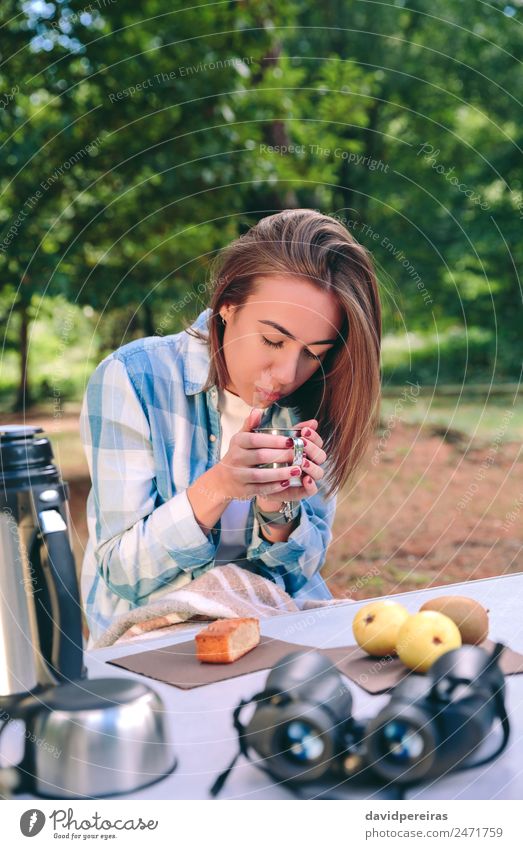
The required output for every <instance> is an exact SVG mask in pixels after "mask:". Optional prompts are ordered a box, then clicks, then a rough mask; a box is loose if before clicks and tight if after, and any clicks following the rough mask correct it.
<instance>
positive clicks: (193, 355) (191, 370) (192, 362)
mask: <svg viewBox="0 0 523 849" xmlns="http://www.w3.org/2000/svg"><path fill="white" fill-rule="evenodd" d="M211 313H212V310H211V308H210V307H208V308H207V309H205V310H203V312H201V313H200V315H199V316H198V318H197V319H196V321H195V322H194V323H193V324H191V327H194V328H195V329H196V330H200V331H201V332H203V333H208V332H209V325H208V320H209V317H210V315H211ZM186 337H187V347H186V356H185V363H184V372H183V382H184V388H185V394H186V395H195V394H196V393H197V392H201V391H202V389H203V387H204V386H205V383H206V381H207V377H208V375H209V367H210V358H209V351H208V348H207V343H206V342H202V341H201V340H200V339H196V338H195V337H194V336H191V335H190V334H189V333H187V334H186Z"/></svg>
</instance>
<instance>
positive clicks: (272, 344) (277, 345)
mask: <svg viewBox="0 0 523 849" xmlns="http://www.w3.org/2000/svg"><path fill="white" fill-rule="evenodd" d="M262 340H263V342H264V344H265V345H269V347H271V348H282V347H283V342H271V341H270V339H266V338H265V336H262ZM305 356H306V357H308V358H309V359H310V360H319V357H317V356H316V354H313V353H312V352H311V351H309V350H308V348H305Z"/></svg>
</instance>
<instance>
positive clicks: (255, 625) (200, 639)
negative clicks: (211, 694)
mask: <svg viewBox="0 0 523 849" xmlns="http://www.w3.org/2000/svg"><path fill="white" fill-rule="evenodd" d="M194 639H195V641H196V657H197V658H198V660H201V661H202V663H233V662H234V661H235V660H238V658H239V657H242V656H243V655H244V654H247V652H248V651H251V649H253V648H255V647H256V646H257V645H258V643H259V642H260V622H259V620H258V619H254V618H252V619H217V620H216V622H211V624H210V625H208V626H207V627H206V628H204V629H203V631H200V632H199V633H198V634H196V637H195V638H194Z"/></svg>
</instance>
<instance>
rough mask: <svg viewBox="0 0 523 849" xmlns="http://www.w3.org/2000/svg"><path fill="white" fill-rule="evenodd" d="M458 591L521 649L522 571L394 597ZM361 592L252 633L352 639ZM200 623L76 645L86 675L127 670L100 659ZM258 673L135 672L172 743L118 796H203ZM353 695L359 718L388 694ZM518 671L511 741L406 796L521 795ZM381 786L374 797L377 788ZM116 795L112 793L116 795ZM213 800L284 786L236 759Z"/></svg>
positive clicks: (276, 793)
mask: <svg viewBox="0 0 523 849" xmlns="http://www.w3.org/2000/svg"><path fill="white" fill-rule="evenodd" d="M450 594H455V595H467V596H469V597H471V598H475V599H477V601H479V602H480V603H481V604H483V605H484V606H485V607H487V608H489V609H490V622H491V628H490V637H491V638H492V639H493V640H501V641H503V642H506V643H508V644H510V646H511V647H512V648H513V649H515V650H517V651H523V615H522V605H523V574H517V575H506V576H503V577H499V578H487V579H483V580H478V581H469V582H466V583H459V584H452V585H446V586H442V587H437V588H431V589H427V590H421V591H416V592H409V593H400V594H397V595H394V596H393V597H392V598H393V599H394V600H398V601H401V603H402V604H404V605H405V607H407V609H408V610H409V611H411V612H413V613H414V612H416V611H417V610H418V609H419V607H420V606H421V604H423V602H424V601H426V600H427V599H428V598H434V597H436V596H439V595H450ZM369 601H370V599H365V600H363V601H358V602H352V601H348V602H347V603H346V604H340V605H333V606H332V607H331V608H318V609H317V610H313V611H302V612H300V613H289V614H284V615H280V616H275V617H271V618H268V619H263V620H261V631H262V634H265V635H267V636H269V637H275V638H276V637H277V638H279V639H281V640H287V641H289V642H293V643H300V644H304V645H309V646H310V645H314V646H317V647H319V648H326V647H331V646H332V647H334V646H341V645H349V644H353V643H354V638H353V635H352V620H353V617H354V615H355V613H356V612H357V611H358V610H359V608H360V607H361V606H363V605H364V604H368V603H369ZM200 628H201V624H199V625H197V626H195V628H194V630H193V629H191V630H190V631H189V630H185V631H184V632H183V633H180V634H178V635H176V634H173V633H172V632H171V633H170V634H169V635H168V636H164V637H159V638H158V639H147V640H139V641H138V640H137V641H135V642H133V643H132V644H128V645H116V646H111V647H110V648H105V649H98V650H91V651H90V652H86V656H85V660H86V665H87V667H88V670H89V677H90V678H93V677H99V676H119V675H123V676H124V677H128V676H129V675H131V673H129V672H126V671H125V670H120V669H119V668H118V667H116V666H112V665H110V664H108V663H107V662H106V661H107V660H109V659H111V658H115V657H118V656H123V655H126V654H131V653H134V652H139V651H143V650H144V649H152V648H161V647H162V646H165V645H169V644H173V643H175V642H182V641H184V640H187V639H190V638H191V637H192V635H193V633H196V631H198V630H199V629H200ZM267 674H268V671H267V670H264V671H262V672H255V673H252V674H249V675H244V676H241V677H238V678H233V679H230V680H228V681H223V682H219V683H216V684H213V685H210V686H205V687H196V688H194V689H192V690H179V689H177V688H175V687H171V686H169V685H167V684H162V683H160V682H158V681H153V680H152V679H147V678H144V677H142V676H133V677H137V678H138V679H139V680H141V681H143V682H145V683H147V684H148V685H150V686H151V687H152V688H153V689H155V690H156V691H157V692H158V693H159V694H160V696H161V698H162V699H163V701H164V704H165V708H166V710H167V712H168V714H169V721H170V723H171V727H172V736H173V742H174V746H175V749H176V754H177V757H178V759H179V763H178V768H177V769H176V771H175V772H174V773H173V774H172V775H170V776H169V777H167V778H165V779H164V780H163V781H161V782H158V783H157V784H155V785H153V786H151V787H148V788H146V789H144V790H141V791H139V792H136V793H133V794H130V795H128V796H126V797H125V798H127V799H207V798H209V793H208V791H209V787H210V786H211V785H212V784H213V782H214V780H215V778H216V777H217V775H218V774H219V773H220V772H222V770H224V769H225V768H226V767H227V766H228V764H229V763H230V761H231V760H232V758H233V756H234V754H235V753H236V752H237V750H238V739H237V735H236V732H235V731H234V728H233V726H232V711H233V709H234V708H235V707H236V706H237V704H238V703H239V701H240V699H242V698H244V699H245V698H250V697H251V696H252V695H253V694H254V693H256V692H258V691H259V690H261V689H262V688H263V685H264V683H265V680H266V677H267ZM349 686H350V689H351V692H352V694H353V698H354V709H353V712H354V715H355V716H356V717H362V718H363V717H367V716H372V715H374V714H375V713H376V712H377V710H378V709H379V708H380V707H382V706H383V705H384V704H386V702H387V701H388V700H389V698H390V696H388V695H382V696H371V695H369V694H367V693H366V692H364V691H363V690H362V689H361V688H360V687H358V686H356V685H355V684H352V683H351V682H349ZM522 703H523V675H514V676H510V677H508V678H507V708H508V712H509V715H510V720H511V739H510V742H509V745H508V747H507V749H506V750H505V751H504V753H503V754H502V755H501V757H500V758H498V759H496V760H494V761H493V762H491V763H490V764H488V765H486V766H484V767H482V768H481V767H480V768H479V769H472V770H469V771H468V772H465V773H462V774H461V775H460V774H455V775H452V774H451V775H449V776H448V777H445V778H444V779H441V780H439V781H437V782H435V783H433V784H429V785H425V786H418V787H416V788H412V789H410V790H409V791H407V793H406V796H405V798H407V799H416V800H423V799H522V798H523V757H522V756H523V711H522V710H521V707H522ZM382 794H383V795H382ZM119 798H122V797H119ZM219 798H220V799H289V798H293V797H292V794H291V793H290V792H289V790H288V789H287V788H286V787H284V786H281V785H278V784H273V783H271V779H270V778H269V777H268V776H267V775H266V774H265V773H263V772H262V771H261V770H259V769H257V768H256V767H255V766H253V765H252V764H250V763H249V762H248V761H247V760H246V759H245V758H243V757H240V759H239V760H238V762H237V764H236V766H235V768H234V769H233V771H232V772H231V774H230V776H229V778H228V781H227V783H226V784H225V787H224V789H223V791H222V793H221V794H220V797H219ZM351 798H355V799H364V798H367V799H369V798H374V799H387V798H390V793H389V794H388V795H387V794H386V793H383V791H376V792H374V791H372V792H371V793H370V794H369V791H368V790H367V791H366V792H365V793H363V792H361V791H357V790H356V789H354V793H353V792H352V788H351Z"/></svg>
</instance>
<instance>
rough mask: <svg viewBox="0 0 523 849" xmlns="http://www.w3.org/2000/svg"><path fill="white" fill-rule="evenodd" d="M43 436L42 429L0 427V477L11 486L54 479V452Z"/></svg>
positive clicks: (19, 426)
mask: <svg viewBox="0 0 523 849" xmlns="http://www.w3.org/2000/svg"><path fill="white" fill-rule="evenodd" d="M40 433H43V428H41V427H33V426H28V425H27V426H26V425H4V424H0V477H4V478H5V480H6V482H7V481H10V482H11V484H13V483H15V481H16V482H19V483H22V481H23V480H25V481H26V482H29V479H30V480H31V482H32V483H39V482H40V477H42V482H43V480H45V479H46V478H47V477H48V476H52V475H53V474H54V475H56V468H55V466H54V465H53V449H52V448H51V443H50V442H49V440H48V439H47V438H46V437H45V436H38V435H37V434H40Z"/></svg>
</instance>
